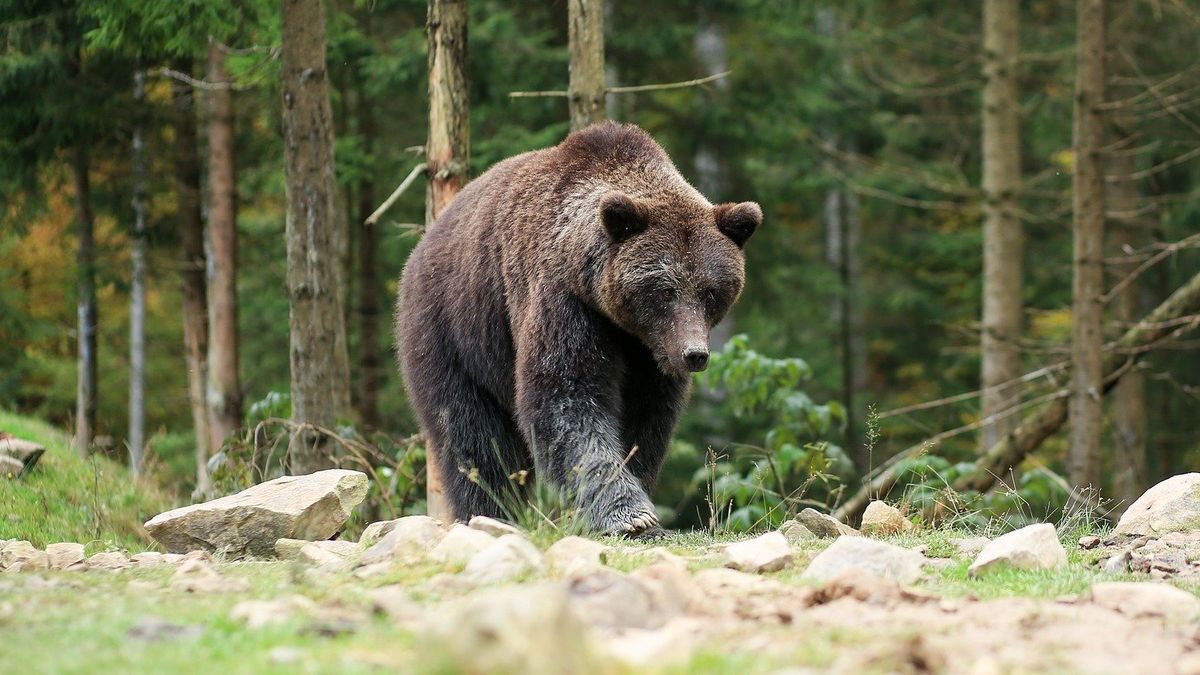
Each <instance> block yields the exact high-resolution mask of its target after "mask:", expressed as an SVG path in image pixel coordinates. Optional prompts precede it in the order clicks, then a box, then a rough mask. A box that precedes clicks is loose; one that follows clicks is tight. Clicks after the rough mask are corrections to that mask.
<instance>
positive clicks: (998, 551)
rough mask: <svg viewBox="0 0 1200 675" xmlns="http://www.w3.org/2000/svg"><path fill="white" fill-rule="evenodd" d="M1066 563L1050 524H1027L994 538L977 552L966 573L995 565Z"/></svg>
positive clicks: (1035, 566) (1026, 566)
mask: <svg viewBox="0 0 1200 675" xmlns="http://www.w3.org/2000/svg"><path fill="white" fill-rule="evenodd" d="M1066 564H1067V552H1066V550H1064V549H1063V547H1062V544H1061V543H1059V541H1058V531H1057V530H1055V529H1054V526H1053V525H1051V524H1049V523H1040V524H1037V525H1029V526H1027V527H1022V528H1021V529H1019V530H1014V531H1012V532H1009V533H1008V534H1005V535H1003V536H1001V537H998V538H996V540H995V541H993V542H991V543H990V544H988V545H987V546H985V547H984V548H983V550H982V551H980V552H979V555H978V556H976V558H975V562H973V563H971V567H970V568H968V570H967V572H968V573H969V574H970V575H971V576H977V575H978V574H980V573H982V572H985V571H987V570H990V569H993V568H998V567H1006V566H1007V567H1015V568H1017V569H1024V570H1033V569H1056V568H1059V567H1064V566H1066Z"/></svg>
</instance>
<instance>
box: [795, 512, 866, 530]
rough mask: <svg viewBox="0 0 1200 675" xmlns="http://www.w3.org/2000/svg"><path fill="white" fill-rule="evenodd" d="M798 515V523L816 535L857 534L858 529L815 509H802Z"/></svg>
mask: <svg viewBox="0 0 1200 675" xmlns="http://www.w3.org/2000/svg"><path fill="white" fill-rule="evenodd" d="M798 517H799V520H800V523H801V524H802V525H804V526H805V527H807V528H808V529H809V531H811V532H812V533H813V534H815V535H817V536H818V537H841V536H854V535H857V534H859V532H858V530H856V529H854V528H853V527H850V526H849V525H846V524H845V523H843V522H841V521H839V520H838V519H837V518H834V517H833V516H830V515H826V514H824V513H821V512H820V511H817V510H816V509H804V510H803V511H801V512H800V515H799V516H798Z"/></svg>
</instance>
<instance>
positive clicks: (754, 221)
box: [713, 202, 763, 248]
mask: <svg viewBox="0 0 1200 675" xmlns="http://www.w3.org/2000/svg"><path fill="white" fill-rule="evenodd" d="M713 211H715V212H716V216H717V229H719V230H720V231H721V232H724V233H725V236H727V237H729V238H730V239H732V240H733V243H735V244H737V245H738V248H741V247H742V246H745V245H746V240H747V239H749V238H750V235H752V234H754V231H755V230H757V229H758V226H759V225H762V218H763V213H762V207H761V206H759V205H758V204H756V203H754V202H742V203H741V204H718V205H717V206H715V207H714V208H713Z"/></svg>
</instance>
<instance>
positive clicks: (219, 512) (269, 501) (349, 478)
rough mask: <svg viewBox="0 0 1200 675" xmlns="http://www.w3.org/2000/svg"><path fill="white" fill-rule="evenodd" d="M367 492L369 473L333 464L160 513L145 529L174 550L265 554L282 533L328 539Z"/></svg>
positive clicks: (271, 549)
mask: <svg viewBox="0 0 1200 675" xmlns="http://www.w3.org/2000/svg"><path fill="white" fill-rule="evenodd" d="M366 496H367V476H366V474H364V473H362V472H360V471H348V470H344V469H329V470H327V471H318V472H316V473H311V474H308V475H305V476H283V477H281V478H276V479H275V480H271V481H267V482H266V483H261V484H259V485H255V486H254V487H251V488H248V489H246V490H243V491H241V492H239V493H237V494H235V495H230V496H228V497H221V498H220V499H214V500H213V501H210V502H205V503H203V504H194V505H192V506H185V507H183V508H179V509H175V510H173V511H167V512H166V513H160V514H159V515H157V516H155V517H153V518H151V519H150V521H149V522H147V523H146V529H147V530H148V531H149V532H150V536H152V537H154V539H155V540H156V541H158V542H159V543H160V544H162V545H163V546H164V547H166V549H167V550H168V551H170V552H172V553H186V552H188V551H192V550H196V549H203V550H208V551H220V552H222V553H225V554H226V555H230V556H241V555H246V554H250V555H256V556H264V557H265V556H271V555H273V554H274V552H275V551H274V549H275V542H276V541H278V540H279V539H307V540H310V541H319V540H323V539H329V538H330V537H332V536H333V535H334V534H336V533H337V532H338V531H339V530H341V529H342V526H343V525H345V523H346V520H347V519H348V518H349V517H350V512H351V511H353V510H354V507H356V506H358V504H359V503H360V502H362V500H363V498H364V497H366Z"/></svg>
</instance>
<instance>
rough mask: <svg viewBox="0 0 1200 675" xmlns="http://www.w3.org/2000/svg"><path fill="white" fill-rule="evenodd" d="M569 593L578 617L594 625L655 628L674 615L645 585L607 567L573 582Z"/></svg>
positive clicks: (572, 580) (618, 627)
mask: <svg viewBox="0 0 1200 675" xmlns="http://www.w3.org/2000/svg"><path fill="white" fill-rule="evenodd" d="M567 592H568V595H569V596H570V598H571V607H572V609H573V610H574V611H575V614H576V615H577V616H579V617H580V618H581V619H582V620H583V621H584V622H585V623H587V624H590V625H595V626H603V627H605V628H616V629H626V628H642V629H654V628H658V627H660V626H662V625H663V624H664V623H666V621H667V619H668V618H669V616H670V615H671V612H670V611H669V608H667V607H664V606H661V605H659V604H658V603H656V602H655V600H656V598H655V594H654V593H652V592H651V591H650V589H649V587H648V586H647V585H646V584H645V583H643V582H641V581H640V580H638V579H636V578H633V577H630V576H627V575H624V574H621V573H620V572H618V571H616V570H613V569H609V568H606V567H602V568H597V569H594V570H592V571H590V572H588V573H587V574H584V575H580V576H577V577H575V578H573V579H571V581H570V583H569V584H568V586H567Z"/></svg>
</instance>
